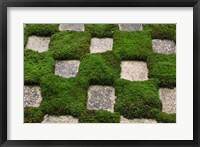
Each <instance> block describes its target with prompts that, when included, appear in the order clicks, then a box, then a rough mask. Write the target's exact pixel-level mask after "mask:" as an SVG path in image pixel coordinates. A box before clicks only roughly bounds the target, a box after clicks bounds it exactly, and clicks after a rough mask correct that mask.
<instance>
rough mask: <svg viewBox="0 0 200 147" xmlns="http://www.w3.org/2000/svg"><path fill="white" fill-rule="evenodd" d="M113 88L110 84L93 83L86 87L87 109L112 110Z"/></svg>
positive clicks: (113, 101)
mask: <svg viewBox="0 0 200 147" xmlns="http://www.w3.org/2000/svg"><path fill="white" fill-rule="evenodd" d="M115 98H116V97H115V90H114V88H113V87H112V86H100V85H93V86H90V87H89V89H88V101H87V109H89V110H100V109H103V110H107V111H110V112H113V111H114V103H115Z"/></svg>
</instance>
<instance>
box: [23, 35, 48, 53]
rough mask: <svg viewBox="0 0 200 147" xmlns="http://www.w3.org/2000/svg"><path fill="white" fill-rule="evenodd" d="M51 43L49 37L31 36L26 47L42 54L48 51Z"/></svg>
mask: <svg viewBox="0 0 200 147" xmlns="http://www.w3.org/2000/svg"><path fill="white" fill-rule="evenodd" d="M49 42H50V38H49V37H38V36H30V37H28V43H27V45H26V48H27V49H32V50H34V51H38V52H40V53H41V52H45V51H47V50H48V47H49Z"/></svg>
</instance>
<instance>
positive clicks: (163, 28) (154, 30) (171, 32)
mask: <svg viewBox="0 0 200 147" xmlns="http://www.w3.org/2000/svg"><path fill="white" fill-rule="evenodd" d="M143 27H144V30H150V32H151V35H152V38H153V39H169V40H173V41H174V42H176V24H145V25H143Z"/></svg>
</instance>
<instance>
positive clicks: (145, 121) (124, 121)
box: [120, 116, 157, 123]
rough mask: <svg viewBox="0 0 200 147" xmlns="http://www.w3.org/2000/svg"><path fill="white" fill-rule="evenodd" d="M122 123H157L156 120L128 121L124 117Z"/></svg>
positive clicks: (121, 119)
mask: <svg viewBox="0 0 200 147" xmlns="http://www.w3.org/2000/svg"><path fill="white" fill-rule="evenodd" d="M120 123H157V121H156V120H154V119H144V118H141V119H126V118H124V117H123V116H121V118H120Z"/></svg>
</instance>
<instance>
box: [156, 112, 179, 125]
mask: <svg viewBox="0 0 200 147" xmlns="http://www.w3.org/2000/svg"><path fill="white" fill-rule="evenodd" d="M156 120H157V122H159V123H176V114H175V113H174V114H168V113H165V112H160V113H158V114H157V116H156Z"/></svg>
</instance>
